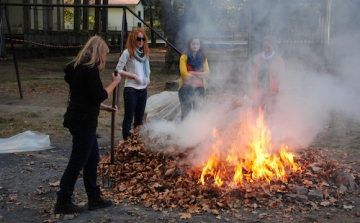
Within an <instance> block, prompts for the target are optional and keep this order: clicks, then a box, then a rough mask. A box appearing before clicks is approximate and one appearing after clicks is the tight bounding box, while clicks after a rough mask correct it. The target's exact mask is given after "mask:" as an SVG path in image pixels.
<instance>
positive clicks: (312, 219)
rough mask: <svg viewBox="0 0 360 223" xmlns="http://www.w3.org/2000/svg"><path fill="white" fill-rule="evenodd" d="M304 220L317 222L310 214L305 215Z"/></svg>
mask: <svg viewBox="0 0 360 223" xmlns="http://www.w3.org/2000/svg"><path fill="white" fill-rule="evenodd" d="M305 221H306V222H318V220H317V218H315V217H312V216H307V217H305Z"/></svg>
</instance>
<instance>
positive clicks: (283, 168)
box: [199, 110, 301, 187]
mask: <svg viewBox="0 0 360 223" xmlns="http://www.w3.org/2000/svg"><path fill="white" fill-rule="evenodd" d="M254 120H255V119H254V118H253V115H252V112H251V110H249V111H248V112H247V114H246V117H245V118H244V117H240V126H239V130H238V133H237V135H236V137H235V138H236V139H235V140H234V141H233V142H231V143H230V145H231V146H230V148H231V149H229V150H228V151H226V152H225V153H224V152H223V151H221V148H222V146H223V141H222V139H221V137H220V136H219V134H218V132H217V130H216V129H214V130H213V137H214V140H215V142H214V143H213V144H212V148H211V156H210V158H209V159H208V160H207V162H206V163H205V164H204V167H203V168H202V174H201V178H200V179H199V183H201V184H203V185H205V184H215V185H217V186H219V187H221V186H224V184H225V185H226V186H229V187H237V186H243V185H244V184H245V183H248V184H252V183H254V182H267V183H270V182H275V181H281V182H283V183H286V182H287V178H288V176H289V174H290V173H291V172H296V171H301V168H300V167H299V166H298V164H297V163H296V162H295V161H294V155H293V154H292V153H290V152H288V151H287V150H288V147H287V146H286V145H285V144H283V143H282V144H280V145H279V146H277V147H276V146H274V145H273V144H272V142H271V133H270V130H269V129H268V128H267V127H266V126H265V123H264V116H263V113H262V111H261V110H260V111H259V116H258V118H257V120H256V121H254ZM275 147H276V148H275Z"/></svg>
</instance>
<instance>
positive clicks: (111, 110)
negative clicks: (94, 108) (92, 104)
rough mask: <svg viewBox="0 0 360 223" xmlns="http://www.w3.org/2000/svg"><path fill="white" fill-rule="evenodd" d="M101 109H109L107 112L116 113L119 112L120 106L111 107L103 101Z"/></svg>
mask: <svg viewBox="0 0 360 223" xmlns="http://www.w3.org/2000/svg"><path fill="white" fill-rule="evenodd" d="M100 109H101V110H104V111H107V112H115V114H116V113H117V111H118V107H117V106H116V105H115V107H114V108H113V107H111V106H108V105H105V104H103V103H101V104H100Z"/></svg>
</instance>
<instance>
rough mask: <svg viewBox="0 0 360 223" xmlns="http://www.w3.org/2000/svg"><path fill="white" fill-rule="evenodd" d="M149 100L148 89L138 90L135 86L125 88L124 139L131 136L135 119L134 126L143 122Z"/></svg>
mask: <svg viewBox="0 0 360 223" xmlns="http://www.w3.org/2000/svg"><path fill="white" fill-rule="evenodd" d="M146 100H147V89H143V90H136V89H133V88H128V87H125V89H124V107H125V108H124V109H125V114H124V120H123V123H122V135H123V139H124V140H126V138H127V137H130V136H131V133H130V130H131V123H132V122H133V117H135V120H134V128H135V127H137V126H139V125H142V124H143V118H144V113H145V107H146Z"/></svg>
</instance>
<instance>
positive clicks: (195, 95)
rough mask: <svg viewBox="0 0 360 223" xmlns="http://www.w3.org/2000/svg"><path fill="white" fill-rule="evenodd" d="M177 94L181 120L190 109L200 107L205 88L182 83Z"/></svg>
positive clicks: (203, 98)
mask: <svg viewBox="0 0 360 223" xmlns="http://www.w3.org/2000/svg"><path fill="white" fill-rule="evenodd" d="M178 94H179V100H180V108H181V120H184V118H185V117H186V116H187V115H188V114H189V112H190V111H191V110H192V109H198V108H200V107H202V103H203V101H204V100H205V88H203V87H191V86H189V85H182V86H181V88H180V89H179V92H178Z"/></svg>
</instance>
